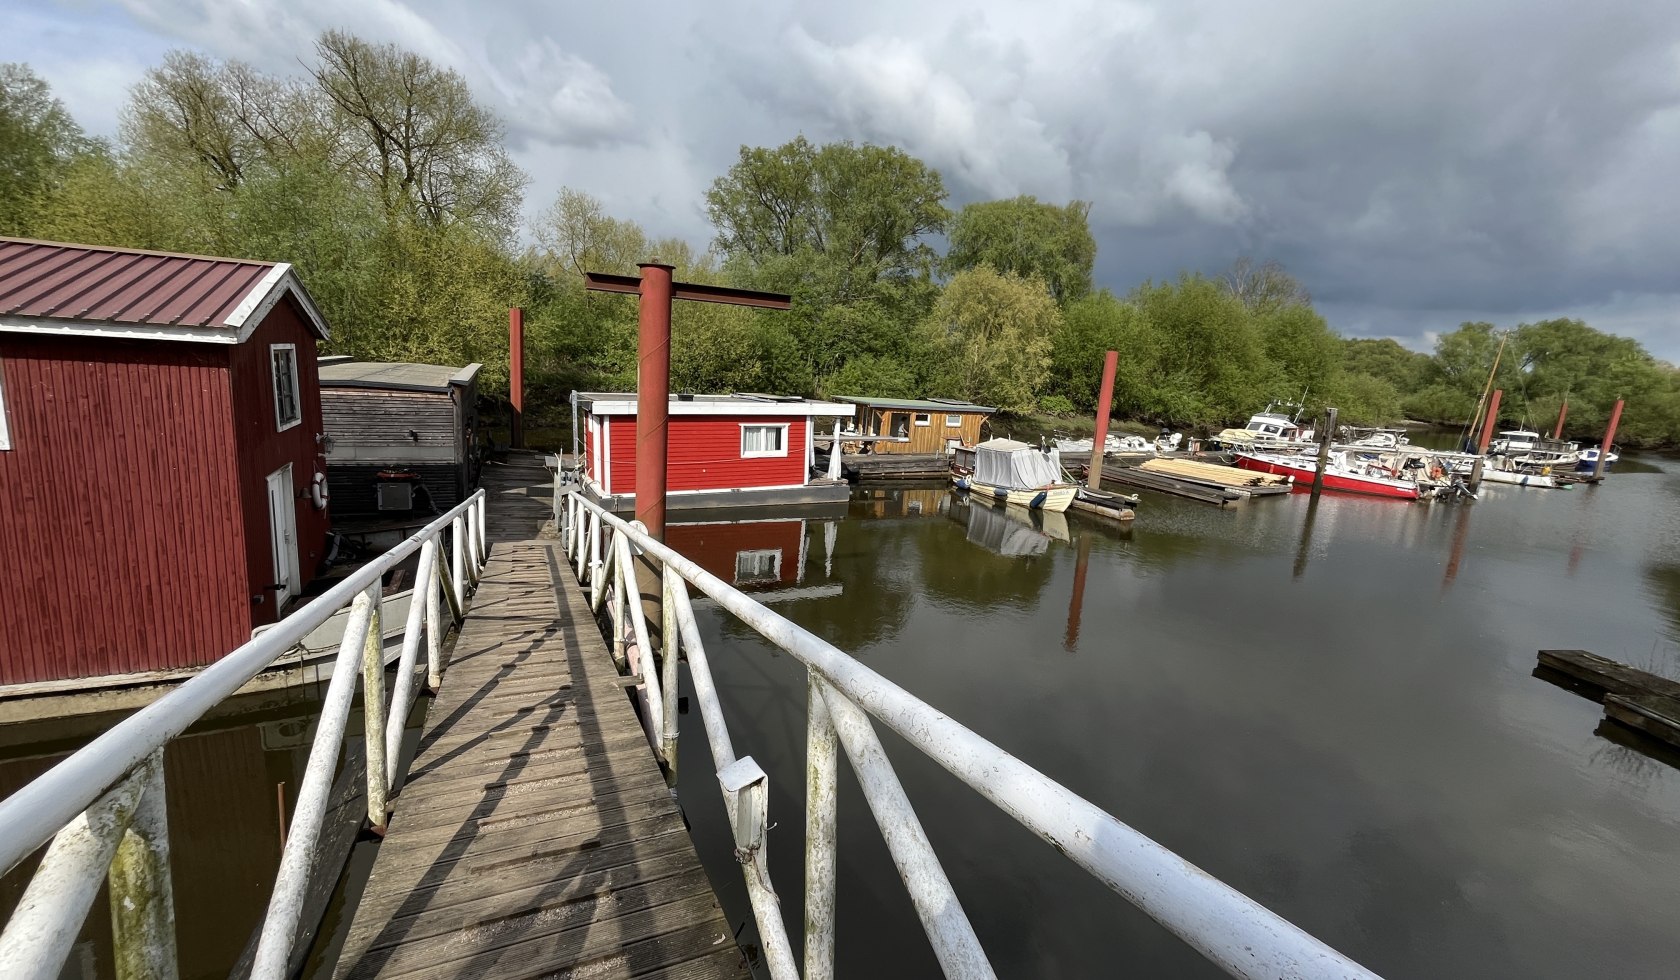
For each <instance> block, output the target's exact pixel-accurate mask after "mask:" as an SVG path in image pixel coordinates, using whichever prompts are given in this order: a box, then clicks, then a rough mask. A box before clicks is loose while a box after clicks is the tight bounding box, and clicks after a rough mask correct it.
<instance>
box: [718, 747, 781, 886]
mask: <svg viewBox="0 0 1680 980" xmlns="http://www.w3.org/2000/svg"><path fill="white" fill-rule="evenodd" d="M718 782H719V783H722V784H723V791H724V792H725V793H727V794H728V795H729V796H730V797H732V798H733V799H734V800H735V859H736V860H737V861H740V862H741V863H742V864H751V863H752V860H753V855H754V854H755V853H757V851H758V849H759V848H761V847H763V846H764V824H765V822H766V820H767V819H768V818H769V815H770V777H768V776H766V775H765V774H764V770H763V769H760V768H759V767H758V763H756V762H754V761H753V757H752V756H750V755H744V756H742V757H741V758H739V759H736V760H735V761H734V762H731V763H730V764H729V765H727V766H724V767H723V768H722V769H719V770H718Z"/></svg>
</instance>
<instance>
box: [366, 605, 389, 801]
mask: <svg viewBox="0 0 1680 980" xmlns="http://www.w3.org/2000/svg"><path fill="white" fill-rule="evenodd" d="M367 597H368V604H369V605H370V606H371V607H372V610H373V612H372V615H370V616H369V617H368V625H367V633H366V634H365V635H364V636H363V637H362V738H363V740H364V741H366V742H367V747H366V750H367V815H368V823H370V824H372V825H373V831H374V833H376V834H384V833H385V817H386V810H387V808H386V803H387V801H386V799H385V791H386V789H387V788H388V784H387V783H386V780H385V777H386V772H387V770H386V768H385V610H384V601H383V600H382V599H381V598H380V594H379V583H378V582H375V583H373V584H372V585H370V586H368V590H367Z"/></svg>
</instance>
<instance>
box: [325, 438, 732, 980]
mask: <svg viewBox="0 0 1680 980" xmlns="http://www.w3.org/2000/svg"><path fill="white" fill-rule="evenodd" d="M548 479H549V477H548V472H547V470H546V469H545V468H544V467H543V466H542V464H541V460H540V458H539V457H525V458H517V457H516V458H515V459H514V460H513V461H512V462H511V463H509V464H505V465H503V466H500V467H495V466H492V467H487V468H486V471H485V486H486V489H487V490H488V491H489V496H490V509H489V515H490V516H489V522H490V526H489V533H488V535H487V536H488V538H489V539H490V541H491V543H492V547H491V554H490V561H489V565H488V566H487V567H486V569H485V572H484V576H483V579H482V581H481V583H480V585H479V589H478V592H477V594H476V596H475V597H474V598H473V601H472V605H471V610H470V612H469V614H468V616H467V619H466V622H465V624H464V626H463V627H462V629H461V633H460V635H459V637H458V639H457V641H456V644H455V648H454V652H453V655H452V656H451V657H450V661H449V663H450V666H449V669H448V672H447V673H445V674H444V679H443V688H442V691H441V692H440V693H439V694H438V696H437V699H436V700H435V701H434V702H433V703H432V705H431V706H430V708H429V710H428V712H427V717H426V722H425V726H424V733H423V735H422V738H421V742H420V746H419V749H418V751H417V753H416V755H415V758H414V761H413V763H412V766H411V768H410V770H409V773H410V774H409V777H408V782H407V783H406V784H405V785H404V786H403V788H402V792H401V794H400V795H399V796H398V797H397V799H396V801H395V803H394V815H393V816H392V818H391V822H390V829H389V832H388V834H387V836H386V838H385V840H384V841H383V843H381V844H380V846H379V852H378V856H377V858H376V859H375V861H374V865H373V870H372V873H371V875H370V877H369V880H368V882H367V886H366V888H365V890H364V892H363V894H362V897H361V900H360V901H359V903H357V905H356V908H355V911H354V914H353V918H352V920H351V925H350V928H349V933H348V937H347V939H346V941H345V945H344V950H343V953H342V955H341V956H340V957H339V960H338V963H337V966H336V969H335V971H334V977H335V978H342V980H370V978H374V977H413V978H416V980H420V978H443V977H494V978H508V980H517V978H526V977H531V978H535V977H590V978H609V977H683V978H690V980H697V978H708V977H743V978H744V977H750V975H751V974H750V972H749V971H748V969H747V966H746V962H745V960H744V958H743V956H742V953H741V951H740V949H739V948H738V947H737V946H736V944H735V940H734V938H733V930H732V929H731V928H730V926H729V924H728V923H727V922H726V921H725V919H724V917H723V914H722V912H721V911H720V909H719V907H718V904H717V899H716V897H715V895H714V893H713V890H712V886H711V884H710V882H709V881H708V879H707V877H706V874H705V872H704V870H702V868H701V866H700V862H699V860H698V858H697V857H696V855H695V851H694V846H693V844H692V843H691V842H690V840H689V837H688V833H687V830H686V827H685V824H684V821H683V816H682V813H681V812H680V811H679V810H678V808H677V805H676V802H675V801H674V800H673V799H672V795H671V792H670V790H669V789H668V788H667V786H666V784H665V779H664V777H663V775H662V774H661V772H660V769H659V766H658V764H657V763H656V762H655V760H654V757H653V754H652V751H651V750H650V748H649V746H648V743H647V739H646V735H645V734H644V732H643V729H642V726H641V724H640V722H639V721H638V720H637V718H636V716H635V713H634V711H633V710H632V708H631V705H630V702H629V700H628V698H627V697H626V696H625V688H624V684H623V683H622V682H621V680H620V678H619V675H618V672H617V670H616V669H615V668H614V666H613V662H612V658H611V655H610V653H609V651H608V650H607V647H606V645H605V643H604V642H603V640H602V637H601V632H600V630H599V628H598V627H597V626H596V624H595V621H594V619H593V618H592V616H591V614H590V611H589V607H588V604H587V602H586V601H585V599H584V597H583V595H582V594H581V589H580V588H579V586H578V585H577V584H576V581H575V580H574V579H573V578H572V577H571V576H570V575H569V574H568V571H567V566H566V558H565V555H564V554H563V553H561V550H560V544H559V542H558V540H555V539H554V538H553V537H552V534H551V532H546V531H539V529H540V528H542V526H543V524H544V522H545V521H547V520H548V519H549V517H550V508H551V498H550V496H549V489H548ZM544 534H546V535H547V536H546V537H545V536H543V535H544Z"/></svg>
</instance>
